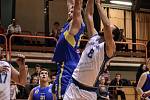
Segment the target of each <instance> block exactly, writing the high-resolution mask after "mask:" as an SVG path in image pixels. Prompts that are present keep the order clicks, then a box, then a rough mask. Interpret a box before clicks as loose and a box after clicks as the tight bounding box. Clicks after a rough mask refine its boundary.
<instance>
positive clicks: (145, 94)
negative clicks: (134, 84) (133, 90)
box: [141, 92, 148, 100]
mask: <svg viewBox="0 0 150 100" xmlns="http://www.w3.org/2000/svg"><path fill="white" fill-rule="evenodd" d="M146 97H148V94H147V92H144V93H143V94H142V96H141V98H143V100H144V99H145V98H146Z"/></svg>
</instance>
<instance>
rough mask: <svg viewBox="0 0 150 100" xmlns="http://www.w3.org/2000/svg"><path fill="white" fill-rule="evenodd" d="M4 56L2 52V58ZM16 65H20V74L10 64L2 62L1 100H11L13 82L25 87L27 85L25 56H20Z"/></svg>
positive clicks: (0, 70)
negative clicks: (11, 84) (11, 83)
mask: <svg viewBox="0 0 150 100" xmlns="http://www.w3.org/2000/svg"><path fill="white" fill-rule="evenodd" d="M2 55H3V54H2V53H1V50H0V58H2ZM16 63H17V64H18V65H19V72H18V71H17V70H16V69H15V68H14V67H13V66H12V65H11V64H10V63H8V62H6V61H3V60H0V100H10V82H11V80H12V81H14V82H16V83H17V84H20V85H23V86H24V85H25V84H26V79H27V70H26V68H25V56H24V55H21V54H19V55H18V58H17V60H16Z"/></svg>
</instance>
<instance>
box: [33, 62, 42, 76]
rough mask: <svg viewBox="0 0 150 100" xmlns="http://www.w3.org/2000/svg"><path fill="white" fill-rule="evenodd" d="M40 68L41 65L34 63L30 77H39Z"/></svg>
mask: <svg viewBox="0 0 150 100" xmlns="http://www.w3.org/2000/svg"><path fill="white" fill-rule="evenodd" d="M40 69H41V65H39V64H36V65H35V70H34V73H33V74H32V75H31V77H33V76H37V77H39V73H40Z"/></svg>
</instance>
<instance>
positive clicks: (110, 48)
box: [96, 0, 115, 57]
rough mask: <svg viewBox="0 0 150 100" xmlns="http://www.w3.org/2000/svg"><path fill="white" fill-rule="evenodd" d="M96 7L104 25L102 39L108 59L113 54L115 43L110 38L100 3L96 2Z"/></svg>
mask: <svg viewBox="0 0 150 100" xmlns="http://www.w3.org/2000/svg"><path fill="white" fill-rule="evenodd" d="M96 5H97V9H98V13H99V16H100V17H101V20H102V23H103V25H104V29H103V30H104V38H105V43H106V53H107V56H108V57H111V56H112V55H113V54H114V52H115V43H114V40H113V36H112V29H111V24H110V21H109V19H108V18H107V16H106V15H105V13H104V9H103V7H102V6H101V1H100V0H96Z"/></svg>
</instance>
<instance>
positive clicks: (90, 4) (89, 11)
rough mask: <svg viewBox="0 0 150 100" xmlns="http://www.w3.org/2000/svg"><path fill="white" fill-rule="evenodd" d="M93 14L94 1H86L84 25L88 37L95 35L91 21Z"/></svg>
mask: <svg viewBox="0 0 150 100" xmlns="http://www.w3.org/2000/svg"><path fill="white" fill-rule="evenodd" d="M93 13H94V0H88V2H87V5H86V16H85V17H86V25H87V30H88V35H89V36H90V35H93V34H95V33H96V30H95V28H94V21H93Z"/></svg>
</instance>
